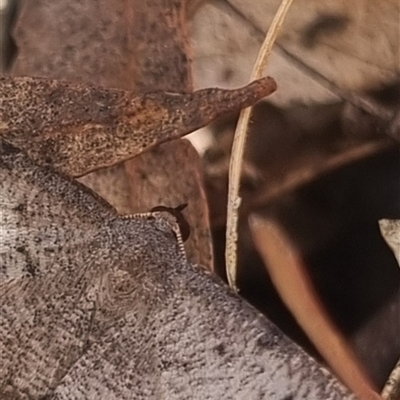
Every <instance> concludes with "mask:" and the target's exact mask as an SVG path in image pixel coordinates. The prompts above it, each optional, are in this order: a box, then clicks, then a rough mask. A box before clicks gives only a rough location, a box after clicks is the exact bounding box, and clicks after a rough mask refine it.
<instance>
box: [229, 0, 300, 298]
mask: <svg viewBox="0 0 400 400" xmlns="http://www.w3.org/2000/svg"><path fill="white" fill-rule="evenodd" d="M292 1H293V0H282V3H281V5H280V6H279V9H278V11H277V12H276V14H275V17H274V19H273V20H272V23H271V26H270V27H269V29H268V33H267V35H266V37H265V40H264V42H263V44H262V46H261V48H260V51H259V53H258V56H257V60H256V62H255V65H254V68H253V72H252V74H251V78H250V81H253V80H255V79H257V78H258V77H261V75H262V73H263V71H264V69H265V66H266V63H267V60H268V57H269V55H270V53H271V50H272V47H273V45H274V43H275V40H276V38H277V36H278V33H279V31H280V28H281V26H282V24H283V21H284V19H285V16H286V14H287V12H288V10H289V8H290V5H291V4H292ZM250 115H251V108H250V107H248V108H246V109H244V110H242V111H241V113H240V115H239V121H238V124H237V127H236V131H235V136H234V140H233V146H232V156H231V160H230V165H229V190H228V212H227V226H226V248H225V261H226V273H227V277H228V282H229V285H230V286H231V288H233V289H234V290H235V291H237V286H236V275H237V266H236V264H237V259H236V252H237V238H238V232H237V226H238V211H239V207H240V201H241V199H240V197H239V189H240V175H241V171H242V164H243V153H244V146H245V142H246V133H247V127H248V124H249V120H250Z"/></svg>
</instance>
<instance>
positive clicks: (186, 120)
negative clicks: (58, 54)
mask: <svg viewBox="0 0 400 400" xmlns="http://www.w3.org/2000/svg"><path fill="white" fill-rule="evenodd" d="M275 89H276V85H275V82H274V80H273V79H272V78H264V79H260V80H258V81H255V82H253V83H251V84H250V85H248V86H247V87H245V88H243V89H237V90H233V91H227V90H222V89H208V90H207V89H204V90H201V91H197V92H194V93H191V94H171V93H166V92H154V93H147V94H143V95H142V96H137V95H135V94H134V93H132V92H126V91H122V90H117V89H114V90H113V89H105V88H99V87H94V86H87V85H82V84H72V83H65V82H61V81H51V80H48V79H41V78H28V77H26V78H11V77H2V78H0V91H1V92H2V93H3V96H2V105H1V111H2V113H1V116H0V118H1V119H0V133H1V136H2V137H3V138H4V139H5V140H6V141H8V142H9V143H12V144H13V145H15V146H18V147H19V148H21V149H24V150H25V151H27V152H28V154H29V155H30V157H32V159H34V160H36V161H37V162H40V163H42V164H45V165H51V166H52V167H53V168H55V169H57V170H59V171H62V172H64V173H66V174H68V175H70V176H81V175H84V174H86V173H88V172H91V171H93V170H96V169H100V168H104V167H107V166H112V165H115V164H118V163H120V162H122V161H124V160H126V159H129V158H132V157H134V156H135V155H138V154H140V153H142V152H144V151H145V150H147V149H149V148H151V147H152V146H155V145H156V144H160V143H162V142H165V141H167V140H171V139H175V138H178V137H180V136H183V135H185V134H187V133H189V132H192V131H194V130H195V129H198V128H200V127H202V126H204V125H206V124H208V123H209V122H211V121H212V120H213V119H214V118H217V117H218V116H219V115H223V114H225V113H226V112H229V111H231V110H234V109H237V108H242V107H246V106H249V105H251V104H253V103H254V102H255V101H257V100H259V99H260V98H262V97H264V96H266V95H268V94H269V93H271V92H273V91H274V90H275ZM26 132H29V134H28V135H27V134H26Z"/></svg>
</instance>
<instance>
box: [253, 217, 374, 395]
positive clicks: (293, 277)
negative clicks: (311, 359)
mask: <svg viewBox="0 0 400 400" xmlns="http://www.w3.org/2000/svg"><path fill="white" fill-rule="evenodd" d="M250 229H251V233H252V237H253V240H254V243H255V246H256V248H257V250H258V252H259V253H260V255H261V257H262V258H263V260H264V265H265V267H266V268H267V271H268V274H269V276H270V277H271V279H272V281H273V283H274V285H275V287H276V289H277V290H278V292H279V294H280V296H281V298H282V300H283V301H284V303H285V304H286V305H287V307H288V308H289V310H290V311H291V312H292V314H293V315H294V317H295V318H296V320H297V322H298V323H299V324H300V326H301V327H302V328H303V330H304V331H305V332H306V334H307V335H308V337H309V338H310V340H311V341H312V342H313V343H314V345H315V347H316V348H317V349H318V351H319V352H320V353H321V355H322V356H323V357H324V359H325V361H326V362H327V363H328V365H329V366H330V367H331V368H332V369H333V371H335V373H336V374H337V376H338V377H339V378H340V379H341V380H342V381H343V382H344V383H345V384H346V385H347V386H348V387H349V388H350V389H351V390H353V392H354V393H356V394H357V395H358V396H359V398H360V399H362V400H373V399H376V400H377V399H380V398H381V397H380V396H379V395H378V393H377V392H376V390H374V389H373V388H372V385H371V383H370V380H369V379H368V377H367V376H366V374H365V371H364V370H363V368H362V366H361V365H360V363H359V361H358V360H357V359H356V356H355V355H354V353H353V351H352V349H351V347H350V346H349V344H348V343H347V341H346V339H345V338H344V336H343V335H342V334H341V333H340V332H339V331H338V329H337V328H336V327H335V325H334V324H333V322H332V321H331V318H330V317H329V315H328V314H327V312H326V310H325V309H324V306H323V305H322V303H321V300H320V299H319V297H318V295H317V293H316V291H315V289H314V287H313V284H312V282H311V281H310V279H309V277H308V274H307V270H306V268H305V266H304V264H303V262H302V260H301V256H300V254H299V253H298V251H297V250H296V248H295V246H294V245H293V244H292V243H291V242H290V240H289V239H288V238H287V237H286V235H285V234H284V233H283V232H282V229H281V227H279V225H278V224H277V223H276V222H274V221H272V220H269V219H264V218H262V217H260V216H255V215H252V216H250Z"/></svg>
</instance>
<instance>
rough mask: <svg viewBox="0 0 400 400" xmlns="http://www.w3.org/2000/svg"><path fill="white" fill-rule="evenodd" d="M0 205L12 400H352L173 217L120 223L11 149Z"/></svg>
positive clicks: (4, 355) (3, 374)
mask: <svg viewBox="0 0 400 400" xmlns="http://www.w3.org/2000/svg"><path fill="white" fill-rule="evenodd" d="M0 196H1V197H0V199H1V202H0V205H1V208H0V212H1V214H0V215H1V226H2V234H1V235H2V236H1V237H2V241H1V243H2V246H1V253H0V263H1V265H0V268H1V275H0V304H1V309H0V310H1V312H0V393H2V395H3V398H6V399H22V398H29V399H39V398H42V397H43V396H46V395H47V396H48V397H46V398H55V399H189V398H191V399H215V400H217V399H243V398H244V399H272V400H273V399H277V400H283V399H338V400H339V399H350V398H353V397H352V396H351V395H349V394H348V393H347V392H346V390H345V389H344V388H343V387H342V386H341V385H339V384H338V383H337V382H336V381H335V380H334V379H333V378H332V377H331V376H329V375H327V374H326V373H324V372H323V371H322V370H321V369H320V367H319V366H318V365H317V364H316V363H315V362H314V361H313V360H311V359H310V358H309V357H308V356H306V355H305V354H304V353H303V352H302V350H300V349H299V348H298V347H297V346H295V345H294V344H292V343H291V342H290V341H289V340H288V339H287V338H286V337H284V336H283V335H282V334H281V333H280V332H279V331H278V330H277V329H276V328H275V327H274V326H273V325H272V324H270V323H269V322H268V321H267V320H266V319H265V318H264V317H262V316H261V315H260V314H259V313H258V312H257V311H256V310H254V309H253V308H252V307H251V306H249V305H248V304H247V303H245V302H244V301H243V300H241V299H240V298H238V297H236V296H235V295H233V294H232V293H231V292H230V291H229V290H228V289H227V288H226V287H225V286H221V284H220V283H219V282H216V281H215V280H214V279H213V278H211V277H210V276H208V275H206V274H204V273H202V272H200V271H198V270H197V269H195V267H193V266H191V265H188V264H187V263H186V261H185V257H184V255H183V254H182V252H181V250H180V247H179V245H178V244H177V241H176V239H175V235H174V233H173V230H172V229H171V225H170V224H169V223H167V222H166V221H165V220H164V219H163V218H161V217H159V216H156V217H155V218H151V217H146V218H144V217H137V218H133V219H123V218H121V217H118V216H117V215H116V213H115V211H114V210H113V209H112V208H111V207H109V206H108V205H107V204H105V203H104V202H103V201H101V200H100V199H99V198H96V197H95V196H94V195H93V194H92V193H91V192H89V191H88V190H87V189H85V188H84V187H83V186H82V185H79V184H77V183H76V182H73V181H70V180H68V179H66V178H63V177H61V176H59V175H57V174H55V173H53V172H51V171H50V170H48V169H45V168H39V167H36V166H35V165H34V164H33V163H32V162H30V161H29V160H28V159H27V158H26V156H25V155H24V154H23V153H22V152H20V151H19V150H17V149H16V148H13V147H11V146H9V145H5V144H3V145H2V147H1V150H0Z"/></svg>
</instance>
